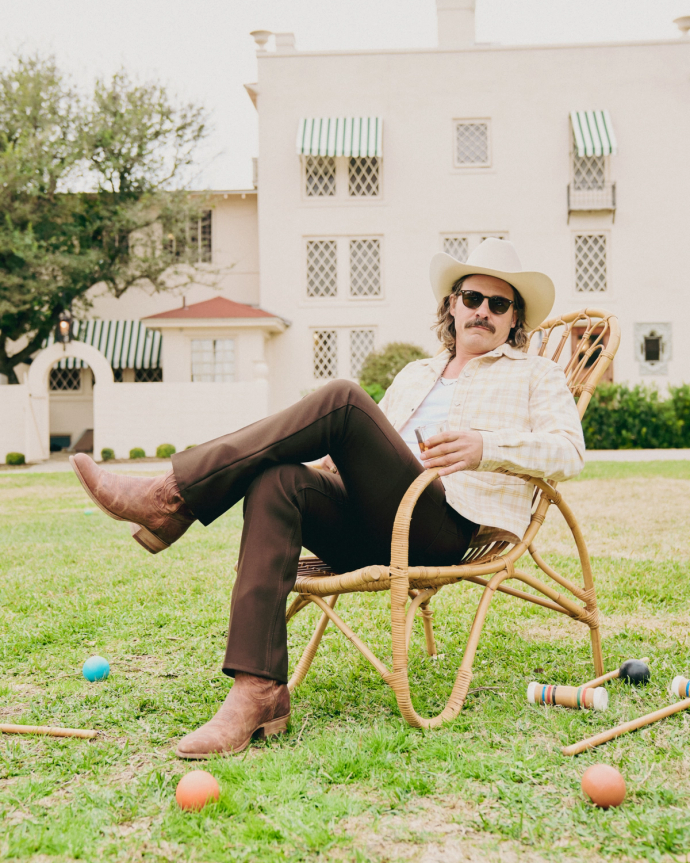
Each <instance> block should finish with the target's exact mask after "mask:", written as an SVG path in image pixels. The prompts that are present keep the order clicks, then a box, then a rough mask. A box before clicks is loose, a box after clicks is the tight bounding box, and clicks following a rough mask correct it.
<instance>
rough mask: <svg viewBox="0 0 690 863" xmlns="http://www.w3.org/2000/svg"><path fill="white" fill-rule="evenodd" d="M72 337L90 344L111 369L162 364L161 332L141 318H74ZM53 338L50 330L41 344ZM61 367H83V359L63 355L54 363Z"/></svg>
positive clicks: (49, 342) (156, 366) (155, 366)
mask: <svg viewBox="0 0 690 863" xmlns="http://www.w3.org/2000/svg"><path fill="white" fill-rule="evenodd" d="M72 339H73V340H74V341H79V342H85V343H86V344H87V345H93V347H94V348H97V349H98V350H99V351H100V352H101V353H102V354H104V355H105V357H106V359H107V360H108V362H109V363H110V365H111V366H112V367H113V368H114V369H156V368H159V367H160V364H161V348H162V344H163V340H162V337H161V334H160V333H159V332H156V331H155V330H150V329H149V328H148V327H146V326H144V324H142V323H141V321H74V323H73V324H72ZM54 341H55V336H54V334H53V333H51V334H50V336H49V337H48V339H47V340H46V342H45V344H44V347H47V346H48V345H52V344H53V342H54ZM57 365H58V368H61V369H74V368H83V367H84V366H86V363H85V362H84V361H83V360H79V359H77V358H76V357H66V358H65V359H64V360H60V362H59V363H58V364H57Z"/></svg>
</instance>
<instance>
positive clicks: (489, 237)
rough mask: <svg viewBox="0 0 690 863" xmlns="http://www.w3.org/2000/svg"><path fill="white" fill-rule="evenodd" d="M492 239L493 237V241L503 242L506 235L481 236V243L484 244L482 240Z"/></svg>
mask: <svg viewBox="0 0 690 863" xmlns="http://www.w3.org/2000/svg"><path fill="white" fill-rule="evenodd" d="M492 237H493V238H494V239H495V240H505V238H506V235H505V234H484V235H483V236H482V239H481V242H482V243H483V242H484V240H489V239H491V238H492Z"/></svg>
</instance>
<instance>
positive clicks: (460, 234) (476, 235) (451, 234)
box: [440, 230, 510, 257]
mask: <svg viewBox="0 0 690 863" xmlns="http://www.w3.org/2000/svg"><path fill="white" fill-rule="evenodd" d="M488 237H497V238H498V239H501V240H510V231H488V230H486V231H442V232H441V234H440V246H441V251H442V252H445V253H446V254H447V255H450V252H447V251H446V249H445V245H446V240H455V239H458V240H460V239H463V240H467V257H469V256H470V255H471V254H472V252H473V251H474V250H475V249H476V248H477V246H478V245H479V244H480V243H481V242H483V240H485V239H487V238H488ZM451 257H453V256H451Z"/></svg>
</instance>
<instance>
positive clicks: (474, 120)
mask: <svg viewBox="0 0 690 863" xmlns="http://www.w3.org/2000/svg"><path fill="white" fill-rule="evenodd" d="M482 123H484V124H486V150H487V161H486V162H458V144H457V141H458V132H457V130H458V128H459V127H460V126H476V125H479V124H482ZM493 149H494V148H493V130H492V123H491V118H490V117H454V118H453V122H452V150H451V152H452V166H453V171H458V172H462V173H467V172H468V171H470V172H471V171H478V172H480V173H486V172H487V171H490V170H491V169H492V168H493V167H494V156H493Z"/></svg>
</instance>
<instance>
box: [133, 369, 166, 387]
mask: <svg viewBox="0 0 690 863" xmlns="http://www.w3.org/2000/svg"><path fill="white" fill-rule="evenodd" d="M134 383H136V384H160V383H163V369H161V368H155V369H134Z"/></svg>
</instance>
